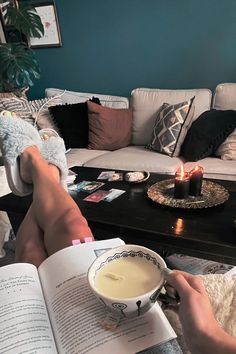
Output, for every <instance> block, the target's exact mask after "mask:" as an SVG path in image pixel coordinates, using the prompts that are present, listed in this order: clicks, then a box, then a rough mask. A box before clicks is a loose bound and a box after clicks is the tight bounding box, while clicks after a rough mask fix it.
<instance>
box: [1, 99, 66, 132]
mask: <svg viewBox="0 0 236 354" xmlns="http://www.w3.org/2000/svg"><path fill="white" fill-rule="evenodd" d="M1 104H2V107H3V108H4V109H5V110H8V111H12V112H15V113H16V114H17V116H18V117H20V118H22V119H24V120H26V121H27V122H29V123H30V124H32V125H34V124H36V125H37V127H38V128H39V129H42V128H52V129H56V126H55V124H54V122H53V120H52V118H51V117H50V114H49V111H48V108H49V107H51V106H55V105H61V104H62V101H61V99H60V97H50V98H42V99H38V100H33V101H28V100H27V99H26V98H24V97H21V98H19V97H9V98H2V99H1Z"/></svg>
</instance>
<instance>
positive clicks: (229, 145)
mask: <svg viewBox="0 0 236 354" xmlns="http://www.w3.org/2000/svg"><path fill="white" fill-rule="evenodd" d="M216 156H220V158H221V159H222V160H236V129H234V131H233V132H232V133H231V134H230V135H229V136H228V138H227V139H226V140H225V141H224V142H223V143H222V144H221V145H220V146H219V148H218V149H217V150H216Z"/></svg>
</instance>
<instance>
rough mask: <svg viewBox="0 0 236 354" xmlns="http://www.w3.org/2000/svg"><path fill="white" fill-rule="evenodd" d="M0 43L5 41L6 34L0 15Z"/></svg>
mask: <svg viewBox="0 0 236 354" xmlns="http://www.w3.org/2000/svg"><path fill="white" fill-rule="evenodd" d="M1 43H6V36H5V32H4V27H3V21H2V18H1V16H0V44H1Z"/></svg>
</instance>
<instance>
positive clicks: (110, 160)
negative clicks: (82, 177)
mask: <svg viewBox="0 0 236 354" xmlns="http://www.w3.org/2000/svg"><path fill="white" fill-rule="evenodd" d="M180 164H181V160H180V159H179V158H178V157H169V156H167V155H163V154H160V153H158V152H154V151H150V150H147V149H146V148H145V147H144V146H128V147H125V148H123V149H119V150H116V151H112V152H108V153H106V154H104V155H101V156H99V157H96V158H94V159H91V160H89V161H87V162H86V163H85V164H84V166H86V167H97V168H110V169H115V170H116V169H117V170H118V169H120V170H128V171H150V172H157V173H161V174H174V173H175V171H176V169H177V168H178V167H179V165H180Z"/></svg>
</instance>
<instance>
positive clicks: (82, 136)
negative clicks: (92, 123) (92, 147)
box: [49, 97, 100, 149]
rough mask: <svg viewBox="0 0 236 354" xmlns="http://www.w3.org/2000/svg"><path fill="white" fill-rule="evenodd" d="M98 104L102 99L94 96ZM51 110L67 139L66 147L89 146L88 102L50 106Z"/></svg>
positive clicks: (62, 134)
mask: <svg viewBox="0 0 236 354" xmlns="http://www.w3.org/2000/svg"><path fill="white" fill-rule="evenodd" d="M91 101H93V102H96V103H97V104H98V105H99V104H100V101H99V99H98V98H97V97H93V98H92V99H91ZM49 112H50V114H51V116H52V118H53V120H54V122H55V124H56V125H57V127H58V129H59V132H60V135H61V136H62V138H63V139H64V141H65V146H66V149H70V148H87V146H88V106H87V102H82V103H74V104H65V105H60V106H53V107H49Z"/></svg>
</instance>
